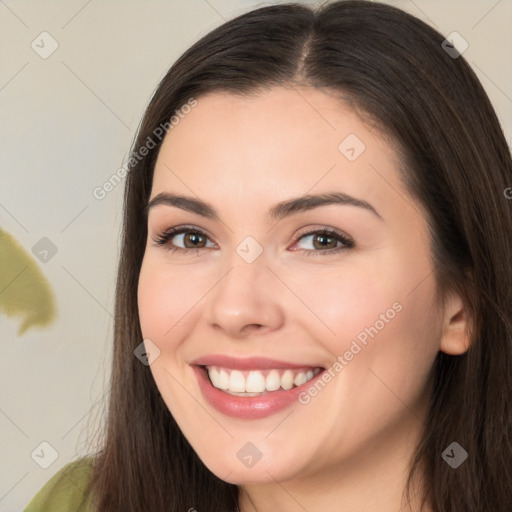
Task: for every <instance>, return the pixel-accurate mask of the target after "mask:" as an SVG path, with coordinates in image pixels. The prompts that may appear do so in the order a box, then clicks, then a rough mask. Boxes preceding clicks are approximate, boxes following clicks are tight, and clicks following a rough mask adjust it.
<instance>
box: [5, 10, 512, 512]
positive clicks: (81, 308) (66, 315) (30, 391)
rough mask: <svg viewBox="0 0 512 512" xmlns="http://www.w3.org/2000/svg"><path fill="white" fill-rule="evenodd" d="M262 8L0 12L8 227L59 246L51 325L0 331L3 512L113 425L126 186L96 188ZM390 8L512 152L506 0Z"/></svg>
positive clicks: (510, 17)
mask: <svg viewBox="0 0 512 512" xmlns="http://www.w3.org/2000/svg"><path fill="white" fill-rule="evenodd" d="M269 3H278V2H265V3H263V2H255V1H242V0H208V1H206V0H188V1H186V2H185V1H181V2H178V1H169V0H150V1H142V0H137V1H135V0H131V1H126V0H124V1H121V0H115V1H101V0H89V1H87V0H73V1H66V2H65V1H61V2H57V1H45V2H42V1H39V2H37V1H15V0H0V52H1V53H0V56H1V57H0V58H1V60H0V109H1V110H0V143H1V151H2V158H1V174H0V180H1V182H0V185H1V186H0V226H1V227H2V228H3V229H5V230H7V231H8V232H9V233H11V234H12V235H13V236H15V237H16V238H17V239H18V240H19V241H20V242H21V243H22V244H23V246H24V247H25V249H26V251H27V252H29V253H31V248H32V247H33V246H34V244H35V243H36V242H37V241H38V240H39V239H41V238H42V237H48V238H49V239H50V240H52V242H53V243H54V244H55V245H56V246H57V248H58V252H57V254H56V255H55V256H54V257H53V258H52V259H51V260H49V261H48V262H46V263H41V264H40V265H39V266H40V268H41V269H42V271H43V272H44V274H45V275H46V276H47V278H48V279H49V280H50V281H51V283H52V284H53V286H54V288H55V292H56V296H57V307H58V318H57V320H56V322H55V323H54V324H53V325H52V326H51V327H48V328H46V329H30V330H29V331H28V332H27V333H26V334H25V335H23V336H21V337H18V336H17V329H18V321H17V320H15V319H12V318H7V317H5V316H2V317H1V318H0V322H1V340H0V343H1V357H0V389H1V395H0V439H1V441H0V443H1V445H0V446H1V452H0V461H1V469H0V511H2V512H11V511H19V510H22V509H23V507H24V506H25V505H26V504H27V503H28V501H29V500H30V499H31V498H32V496H33V495H34V494H35V493H36V492H37V491H38V490H39V489H40V488H41V486H42V485H43V484H44V483H45V482H46V481H47V480H48V479H49V478H50V477H51V476H52V475H53V474H54V473H56V472H57V471H58V470H59V469H60V468H62V467H63V466H64V465H65V464H66V463H68V462H69V461H71V460H74V459H75V458H77V457H78V456H79V455H81V454H83V453H86V451H87V445H86V442H87V441H88V440H89V439H90V438H88V435H92V434H93V432H94V430H95V427H96V426H97V425H98V424H99V422H101V419H102V417H103V414H104V408H103V404H104V402H102V401H101V399H102V397H103V396H104V393H105V391H106V390H107V387H108V378H109V372H110V357H111V356H110V353H111V341H112V328H113V320H112V313H113V295H114V285H115V275H116V264H117V257H118V243H119V230H120V224H121V198H122V192H123V191H122V188H123V185H122V184H121V185H119V186H117V187H116V188H115V189H114V190H113V191H112V192H110V193H109V194H108V195H107V196H106V197H105V198H104V199H103V200H101V201H100V200H97V199H95V198H94V196H93V194H92V191H93V189H94V188H95V187H97V186H101V185H102V184H103V183H104V182H105V181H106V180H108V179H109V177H110V176H111V175H112V174H113V173H115V171H116V170H117V169H119V167H120V166H121V165H122V163H123V161H124V160H125V158H126V156H127V154H128V150H129V147H130V144H131V142H132V138H133V136H134V134H135V130H136V128H137V126H138V123H139V120H140V118H141V116H142V113H143V111H144V107H145V105H146V104H147V102H148V100H149V98H150V96H151V94H152V92H153V90H154V88H155V86H156V85H157V83H158V81H159V80H160V79H161V78H162V77H163V75H164V74H165V72H166V71H167V69H168V68H169V67H170V65H171V64H172V63H173V61H174V60H175V59H176V58H177V57H178V56H179V55H180V54H181V53H182V52H183V51H184V50H185V49H186V48H187V47H189V46H190V45H191V44H192V43H193V42H194V41H196V40H197V39H198V38H199V37H200V36H202V35H204V34H205V33H207V32H208V31H210V30H211V29H213V28H214V27H216V26H217V25H219V24H221V23H222V22H223V21H224V20H227V19H230V18H232V17H234V16H235V15H237V14H239V13H242V12H244V11H247V10H249V9H251V8H252V7H254V6H262V5H267V4H269ZM302 3H309V4H313V5H317V4H318V3H319V2H302ZM387 3H391V4H393V5H396V6H398V7H401V8H403V9H405V10H407V11H409V12H411V13H412V14H414V15H416V16H418V17H419V18H421V19H423V20H425V21H427V22H428V23H430V24H431V25H433V26H434V27H435V28H437V29H438V30H440V31H441V32H442V33H443V34H445V35H448V34H450V33H451V32H453V31H457V32H459V33H460V34H461V35H462V36H463V37H464V38H465V39H466V40H467V41H468V43H469V48H468V49H467V51H466V52H465V53H464V56H465V57H466V58H467V59H468V61H469V62H470V64H471V65H472V66H473V68H474V69H475V71H476V73H477V75H478V76H479V77H480V79H481V81H482V83H483V85H484V87H485V89H486V90H487V92H488V94H489V96H490V98H491V101H492V102H493V104H494V106H495V108H496V110H497V112H498V115H499V118H500V120H501V122H502V125H503V127H504V130H505V133H506V136H507V139H508V141H509V145H511V142H510V141H511V133H512V132H511V120H512V65H511V55H512V33H511V30H510V27H511V21H512V0H500V1H496V0H473V1H469V0H466V1H462V0H461V1H449V0H445V1H430V0H428V1H427V0H415V1H412V0H401V1H393V2H387ZM43 31H46V32H48V33H50V34H51V36H52V37H53V38H54V39H55V40H56V41H57V42H58V45H59V46H58V49H57V50H56V51H55V52H54V53H53V54H52V55H51V56H50V57H48V58H47V59H43V58H41V57H40V56H39V55H38V54H37V53H36V52H35V51H34V50H33V49H32V47H31V43H32V41H33V40H34V39H37V37H38V36H39V35H40V34H41V32H43ZM511 186H512V183H511ZM0 293H1V291H0ZM43 441H45V442H47V443H49V444H50V445H51V446H52V447H53V449H55V450H56V452H57V453H58V457H57V458H56V460H55V461H54V462H53V463H52V464H51V465H50V466H49V467H48V468H47V469H43V468H41V467H40V466H39V465H38V464H36V462H35V461H34V460H33V459H32V457H31V454H32V453H33V451H34V450H35V449H36V448H37V447H39V445H40V443H42V442H43ZM46 453H48V450H46Z"/></svg>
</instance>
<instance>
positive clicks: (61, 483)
mask: <svg viewBox="0 0 512 512" xmlns="http://www.w3.org/2000/svg"><path fill="white" fill-rule="evenodd" d="M93 462H94V458H93V457H90V456H88V457H82V458H80V459H78V460H75V461H72V462H70V463H68V464H67V465H65V466H64V467H63V468H62V469H60V470H59V471H58V472H57V473H56V474H55V475H53V476H52V477H51V478H50V480H48V482H46V484H45V485H44V486H43V487H42V488H41V489H40V490H39V492H38V493H37V494H36V495H35V496H34V497H33V498H32V500H31V501H30V503H29V504H28V505H27V506H26V508H25V510H24V512H45V511H50V510H51V511H52V512H93V510H92V507H91V502H90V497H89V496H88V493H87V488H88V485H89V482H90V478H91V476H92V467H93Z"/></svg>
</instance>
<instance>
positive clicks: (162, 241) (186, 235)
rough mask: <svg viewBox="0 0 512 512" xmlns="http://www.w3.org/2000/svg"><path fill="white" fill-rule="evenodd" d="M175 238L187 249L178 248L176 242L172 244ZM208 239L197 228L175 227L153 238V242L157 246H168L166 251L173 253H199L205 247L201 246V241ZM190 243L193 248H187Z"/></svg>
mask: <svg viewBox="0 0 512 512" xmlns="http://www.w3.org/2000/svg"><path fill="white" fill-rule="evenodd" d="M174 238H176V239H178V240H180V242H179V243H182V244H185V247H177V246H176V245H175V243H174V242H173V243H170V242H171V240H172V239H174ZM207 238H208V236H207V235H206V234H205V233H203V232H202V231H201V230H199V229H197V228H193V227H175V228H170V229H167V230H165V231H164V232H162V233H160V234H159V235H157V236H156V237H155V238H153V241H154V242H155V245H156V246H166V249H167V250H169V251H171V252H174V251H178V252H184V253H187V252H189V251H194V250H195V251H199V249H203V248H204V247H205V246H204V245H201V244H202V242H201V239H203V240H204V239H207ZM189 243H190V244H192V246H189V247H187V244H189Z"/></svg>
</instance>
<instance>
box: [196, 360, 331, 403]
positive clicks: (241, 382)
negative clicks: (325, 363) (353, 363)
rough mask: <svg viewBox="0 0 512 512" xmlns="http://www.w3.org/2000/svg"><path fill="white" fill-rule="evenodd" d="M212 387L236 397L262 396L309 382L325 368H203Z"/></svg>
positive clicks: (210, 366) (211, 366) (208, 366)
mask: <svg viewBox="0 0 512 512" xmlns="http://www.w3.org/2000/svg"><path fill="white" fill-rule="evenodd" d="M202 368H203V370H204V371H205V372H206V373H207V375H208V378H209V380H210V383H211V385H212V386H213V387H214V388H216V389H218V390H220V391H224V392H225V393H227V394H230V395H234V396H246V397H250V396H262V395H266V394H268V393H272V392H273V391H281V390H284V391H288V390H290V389H292V388H295V387H298V386H301V385H303V384H305V383H306V382H309V381H310V380H311V379H313V377H315V376H316V375H318V374H319V373H320V372H321V371H323V370H324V368H320V367H316V368H311V367H305V368H300V369H290V368H287V369H277V368H275V369H265V370H235V369H232V368H224V367H221V366H213V365H207V366H202Z"/></svg>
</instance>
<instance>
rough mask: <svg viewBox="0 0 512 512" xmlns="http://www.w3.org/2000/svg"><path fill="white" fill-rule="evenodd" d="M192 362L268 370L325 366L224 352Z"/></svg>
mask: <svg viewBox="0 0 512 512" xmlns="http://www.w3.org/2000/svg"><path fill="white" fill-rule="evenodd" d="M191 364H194V365H197V366H220V367H222V368H231V369H234V370H268V369H272V368H276V369H277V368H291V369H299V368H323V366H321V365H315V364H300V363H289V362H287V361H280V360H277V359H269V358H268V357H247V358H241V357H232V356H226V355H222V354H212V355H207V356H202V357H199V358H197V359H195V360H194V361H192V362H191Z"/></svg>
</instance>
